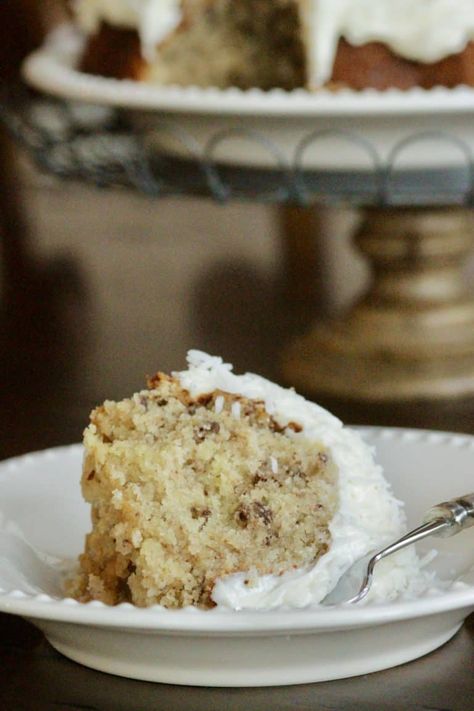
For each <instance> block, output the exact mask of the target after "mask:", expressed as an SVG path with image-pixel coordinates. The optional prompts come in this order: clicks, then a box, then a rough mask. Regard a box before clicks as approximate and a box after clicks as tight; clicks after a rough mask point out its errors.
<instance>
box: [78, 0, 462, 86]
mask: <svg viewBox="0 0 474 711" xmlns="http://www.w3.org/2000/svg"><path fill="white" fill-rule="evenodd" d="M73 6H74V9H75V12H76V17H77V22H78V24H79V26H80V27H81V28H82V29H83V30H84V31H85V32H86V33H87V35H88V37H89V39H88V42H87V47H86V51H85V54H84V56H83V59H82V65H81V68H82V69H83V71H85V72H90V73H93V74H101V75H104V76H109V77H115V78H119V79H124V78H131V79H135V80H139V81H145V82H151V83H158V84H178V85H190V84H192V85H197V86H216V87H229V86H237V87H240V88H243V89H247V88H250V87H260V88H262V89H270V88H273V87H281V88H283V89H294V88H297V87H307V88H310V89H318V88H321V87H324V86H329V87H331V88H337V87H340V86H345V87H351V88H353V89H364V88H368V87H372V88H376V89H381V90H382V89H387V88H390V87H398V88H400V89H408V88H410V87H414V86H419V87H424V88H432V87H434V86H436V85H442V86H447V87H453V86H457V85H459V84H470V85H474V3H473V2H472V0H449V2H447V1H446V0H417V1H416V2H413V0H376V1H375V0H238V2H236V0H74V2H73Z"/></svg>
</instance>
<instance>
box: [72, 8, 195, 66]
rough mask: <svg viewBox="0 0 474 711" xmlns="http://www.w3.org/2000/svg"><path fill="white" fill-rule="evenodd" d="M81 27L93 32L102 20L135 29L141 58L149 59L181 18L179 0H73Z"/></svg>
mask: <svg viewBox="0 0 474 711" xmlns="http://www.w3.org/2000/svg"><path fill="white" fill-rule="evenodd" d="M74 10H75V13H76V16H77V20H78V23H79V25H80V26H81V27H82V29H83V30H84V31H85V32H87V33H89V34H93V33H94V32H97V30H98V29H99V27H100V24H101V22H102V21H105V22H107V23H109V24H111V25H115V26H118V27H125V28H129V29H136V30H137V31H138V33H139V35H140V41H141V45H142V52H143V56H144V57H145V59H147V60H148V61H153V59H154V58H155V53H156V47H157V45H158V44H159V43H160V42H162V40H164V39H165V38H166V37H167V36H168V35H169V34H170V32H172V31H173V30H174V29H176V27H177V26H178V25H179V23H180V22H181V17H182V15H181V2H180V0H75V2H74Z"/></svg>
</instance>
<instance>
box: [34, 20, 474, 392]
mask: <svg viewBox="0 0 474 711" xmlns="http://www.w3.org/2000/svg"><path fill="white" fill-rule="evenodd" d="M80 50H81V40H80V38H78V37H77V36H76V35H72V34H71V29H70V28H62V29H61V30H60V31H59V32H56V33H55V34H54V35H52V36H51V37H50V39H49V40H48V42H47V44H46V45H45V47H43V48H42V49H41V50H39V51H38V52H36V53H35V54H33V55H32V56H30V57H29V58H28V60H27V61H26V63H25V65H24V76H25V78H26V80H27V81H28V82H29V83H30V84H31V85H32V86H34V87H35V88H37V89H39V90H41V91H43V92H46V93H48V94H52V95H55V96H57V97H60V98H61V99H68V100H73V101H76V102H80V103H84V102H86V103H90V104H95V105H100V106H106V107H114V108H119V109H121V110H122V111H124V112H126V114H127V116H128V118H129V119H131V121H132V123H133V125H134V127H135V128H138V129H139V130H140V134H141V135H142V136H146V140H145V143H144V146H145V148H146V151H147V154H148V155H150V154H153V155H156V154H158V155H159V156H160V157H163V156H166V157H167V158H168V159H170V158H171V159H172V161H175V164H176V161H178V164H179V165H181V174H184V173H185V168H186V166H188V167H189V166H196V165H198V166H199V167H200V170H201V173H202V174H203V175H204V176H205V178H206V180H207V185H208V186H209V189H210V191H211V192H212V194H213V195H214V196H215V197H218V198H220V199H228V198H230V197H233V196H236V195H238V196H241V195H242V190H241V188H242V186H245V188H246V189H245V190H244V194H245V195H246V196H247V197H248V196H251V197H254V198H255V199H259V198H261V197H262V193H261V191H260V192H259V190H257V188H256V186H257V182H258V181H260V182H262V180H263V182H264V183H265V184H266V185H270V184H271V185H272V186H273V187H272V188H271V190H270V191H269V192H268V191H267V193H265V197H266V198H267V199H273V200H274V201H282V202H283V201H290V202H291V201H293V202H296V203H299V204H303V205H310V204H313V203H315V204H316V203H321V202H346V203H347V202H350V203H351V204H356V205H360V206H365V207H368V208H369V209H368V210H367V213H366V220H365V223H364V225H363V227H362V229H361V230H360V232H359V234H358V236H357V238H356V244H357V246H358V247H359V248H360V249H361V250H362V251H363V252H364V254H365V255H366V256H368V258H369V260H370V261H371V263H372V267H373V281H372V284H371V285H370V287H369V289H368V291H367V293H366V294H365V295H364V296H363V297H362V298H361V299H360V300H359V302H358V303H357V304H356V305H355V306H354V307H353V308H352V309H351V311H350V312H349V313H348V314H346V316H345V317H344V318H342V319H340V320H338V321H333V322H331V323H326V324H323V325H317V326H315V327H314V329H313V330H312V331H311V332H310V333H309V334H307V335H306V336H305V337H303V338H302V339H300V340H299V341H298V342H297V343H295V344H293V345H292V346H291V347H290V348H289V349H288V350H287V352H286V354H285V356H284V359H283V373H284V377H285V379H287V380H288V381H289V382H290V383H291V384H292V385H295V386H296V387H297V388H298V389H300V390H302V391H304V392H306V393H311V394H317V395H320V394H323V395H324V394H326V395H331V396H343V397H350V398H356V399H361V398H362V399H367V400H381V401H385V400H397V399H403V400H405V399H407V398H408V399H410V398H415V399H426V398H428V399H432V398H451V397H462V396H466V395H472V394H474V301H473V299H472V297H471V296H470V294H469V292H468V290H467V288H466V287H465V285H464V283H463V279H462V269H463V262H464V260H465V258H466V256H467V255H468V254H469V252H470V251H471V249H472V246H473V245H472V242H473V235H472V230H471V215H470V212H469V211H468V209H467V207H469V206H470V205H471V204H472V199H473V194H474V160H473V156H474V90H471V89H469V88H466V87H460V88H458V89H455V90H447V89H443V88H437V89H435V90H432V91H423V90H419V89H416V90H412V91H407V92H400V91H395V90H393V91H387V92H383V93H379V92H375V91H364V92H359V93H354V92H350V91H341V92H338V93H331V92H328V91H323V92H320V93H317V94H316V93H313V94H312V93H309V92H306V91H302V90H299V91H295V92H289V93H288V92H283V91H271V92H267V93H265V92H261V91H259V90H252V91H247V92H242V91H239V90H236V89H230V90H225V91H219V90H216V89H205V90H203V89H198V88H195V87H194V88H193V87H191V88H186V89H183V88H179V87H150V86H146V85H144V84H139V83H135V82H129V81H125V82H122V81H116V80H110V79H105V78H99V77H92V76H87V75H84V74H82V73H81V72H79V71H77V70H76V69H75V66H76V64H77V59H78V56H79V54H80ZM233 181H235V182H236V183H237V184H238V186H239V187H238V188H237V189H236V188H235V184H234V183H233ZM249 186H250V189H249ZM188 189H189V191H192V187H191V185H189V187H188ZM151 192H153V191H151ZM156 192H159V190H158V189H157V190H156Z"/></svg>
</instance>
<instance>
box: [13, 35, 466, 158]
mask: <svg viewBox="0 0 474 711" xmlns="http://www.w3.org/2000/svg"><path fill="white" fill-rule="evenodd" d="M81 47H82V40H81V38H80V37H78V35H77V34H76V33H74V32H73V31H72V29H71V27H69V26H65V27H62V28H60V30H59V31H56V32H54V33H53V34H52V35H51V36H50V38H49V39H48V41H47V43H46V44H45V46H44V47H43V48H42V49H40V50H39V51H37V52H35V53H34V54H32V55H31V56H30V57H29V58H28V59H27V60H26V62H25V64H24V67H23V73H24V77H25V79H26V81H27V82H28V83H29V84H31V85H32V86H34V87H35V88H37V89H40V90H41V91H44V92H46V93H49V94H53V95H56V96H60V97H62V98H65V99H72V100H76V101H80V102H88V103H92V104H98V105H101V106H113V107H121V108H123V109H130V110H132V111H133V117H134V118H135V119H136V121H137V122H138V123H139V125H140V126H143V125H144V126H145V127H146V128H148V129H149V128H153V129H154V130H155V137H154V138H155V141H156V144H157V145H158V146H159V148H160V149H161V150H162V151H163V150H166V151H167V152H168V153H172V154H173V155H179V156H186V157H191V158H196V157H205V158H207V159H215V160H216V161H218V162H220V163H230V164H234V165H235V164H237V165H245V166H252V167H266V168H268V167H270V168H271V167H280V168H282V167H283V168H288V167H293V168H301V169H304V170H309V169H311V170H327V169H338V168H339V169H349V170H353V169H358V170H364V171H366V170H368V169H370V170H373V169H374V164H373V163H374V152H375V154H377V155H378V158H379V160H380V161H381V163H382V164H384V163H386V162H387V161H389V162H391V161H392V160H393V161H395V162H396V163H397V164H398V163H400V164H401V167H403V168H417V169H424V168H427V167H428V168H430V167H445V166H450V167H453V166H455V167H457V166H458V165H465V164H466V161H467V160H468V156H469V155H471V156H472V154H473V153H474V129H473V126H472V116H473V114H474V90H473V89H471V88H468V87H458V88H456V89H452V90H450V89H445V88H442V87H438V88H436V89H433V90H430V91H425V90H422V89H413V90H410V91H399V90H390V91H384V92H378V91H375V90H366V91H362V92H354V91H351V90H343V91H339V92H337V93H335V92H331V91H326V90H323V91H319V92H308V91H305V90H302V89H301V90H296V91H291V92H285V91H282V90H273V91H268V92H264V91H260V90H258V89H252V90H249V91H241V90H239V89H234V88H231V89H226V90H219V89H215V88H209V89H200V88H197V87H187V88H183V87H176V86H151V85H147V84H145V83H140V82H134V81H117V80H114V79H106V78H103V77H96V76H90V75H87V74H84V73H82V72H79V71H77V69H76V68H75V67H76V66H77V61H78V57H79V55H80V52H81ZM421 134H424V137H422V136H421ZM434 134H437V135H436V136H435V135H434ZM440 134H444V135H440ZM415 135H417V136H418V138H417V139H416V140H415V142H414V143H411V142H410V143H408V145H405V141H406V140H407V139H409V138H413V136H415ZM354 136H357V137H358V139H359V141H358V142H357V143H354V140H353V137H354ZM461 143H462V144H463V146H462V147H461ZM433 144H436V146H437V148H436V150H433ZM369 145H370V148H369Z"/></svg>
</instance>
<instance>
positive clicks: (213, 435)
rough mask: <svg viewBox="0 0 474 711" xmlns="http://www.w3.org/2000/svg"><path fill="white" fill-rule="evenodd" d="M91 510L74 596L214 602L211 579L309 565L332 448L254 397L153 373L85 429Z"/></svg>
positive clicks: (325, 538) (327, 504)
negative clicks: (193, 392)
mask: <svg viewBox="0 0 474 711" xmlns="http://www.w3.org/2000/svg"><path fill="white" fill-rule="evenodd" d="M84 444H85V458H84V469H83V477H82V489H83V493H84V496H85V498H86V500H87V501H88V502H90V503H91V507H92V531H91V533H90V534H89V535H88V536H87V539H86V547H85V552H84V554H83V555H82V556H81V559H80V572H79V574H78V575H77V576H76V577H75V578H74V579H73V580H72V581H70V582H69V585H68V593H69V594H71V595H73V596H74V597H76V598H78V599H79V600H81V601H87V600H91V599H98V600H102V601H103V602H105V603H107V604H117V603H120V602H125V601H129V602H133V603H134V604H136V605H139V606H148V605H152V604H161V605H164V606H165V607H183V606H187V605H195V606H199V607H204V608H206V607H211V606H212V605H213V604H214V603H213V601H212V597H211V596H212V590H213V587H214V584H215V582H216V579H217V578H220V577H223V576H225V575H229V574H232V573H236V572H245V573H246V574H247V576H248V584H249V585H251V584H252V583H253V581H254V579H255V578H256V576H258V575H264V574H270V573H271V574H275V575H279V574H281V573H283V572H285V571H288V570H291V569H293V568H296V567H304V566H306V565H309V564H312V563H314V562H315V561H316V560H317V559H318V557H319V556H320V555H322V554H323V553H324V552H325V551H326V550H327V548H328V546H329V544H330V533H329V523H330V521H331V520H332V517H333V516H334V513H335V511H336V509H337V505H338V488H337V471H336V467H335V465H334V464H333V462H332V461H331V457H330V453H329V452H327V450H326V449H325V448H324V447H322V446H321V445H320V444H318V443H317V442H314V441H309V440H308V439H306V438H305V437H304V432H301V428H300V426H299V425H298V423H293V422H292V423H290V424H289V425H287V426H286V427H285V428H283V427H282V426H280V425H279V424H278V423H277V422H276V421H275V420H274V419H273V418H272V417H271V416H270V415H269V414H268V413H267V412H266V410H265V407H264V405H263V403H262V402H260V401H254V400H249V399H247V398H244V397H240V396H238V395H230V394H229V393H224V392H221V391H214V392H212V393H208V394H204V395H201V396H200V397H198V398H195V399H194V398H192V397H190V395H189V393H188V392H187V391H186V390H184V389H183V388H182V387H181V386H180V384H179V382H178V381H177V379H175V378H171V377H169V376H166V375H163V374H159V375H157V376H155V377H154V378H152V379H151V381H150V389H149V390H144V391H142V392H141V393H138V394H136V395H134V396H133V397H132V398H130V399H127V400H123V401H122V402H118V403H115V402H105V403H104V405H102V406H101V407H99V408H97V409H96V410H95V411H94V412H93V413H92V415H91V424H90V426H89V427H88V428H87V430H86V431H85V437H84Z"/></svg>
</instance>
